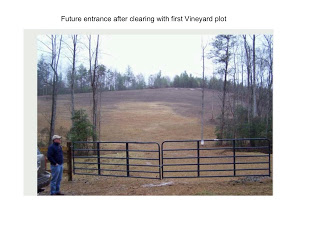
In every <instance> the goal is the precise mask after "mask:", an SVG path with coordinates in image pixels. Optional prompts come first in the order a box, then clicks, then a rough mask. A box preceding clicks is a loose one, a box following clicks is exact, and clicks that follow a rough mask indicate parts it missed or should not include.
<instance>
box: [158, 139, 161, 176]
mask: <svg viewBox="0 0 320 240" xmlns="http://www.w3.org/2000/svg"><path fill="white" fill-rule="evenodd" d="M157 144H158V145H157V146H158V151H159V153H158V157H159V179H160V180H161V179H162V176H161V168H162V166H161V158H160V145H159V143H157Z"/></svg>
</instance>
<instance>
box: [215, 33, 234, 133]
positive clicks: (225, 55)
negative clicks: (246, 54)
mask: <svg viewBox="0 0 320 240" xmlns="http://www.w3.org/2000/svg"><path fill="white" fill-rule="evenodd" d="M233 44H234V36H232V35H218V36H216V38H215V41H214V42H212V46H213V50H212V51H211V56H210V57H213V58H215V59H216V62H217V63H220V64H221V68H220V70H221V72H222V73H223V75H224V81H223V91H222V107H221V119H220V137H221V138H223V136H224V126H225V110H226V93H227V77H228V70H229V61H230V58H231V47H232V46H233Z"/></svg>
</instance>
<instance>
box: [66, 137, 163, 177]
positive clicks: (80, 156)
mask: <svg viewBox="0 0 320 240" xmlns="http://www.w3.org/2000/svg"><path fill="white" fill-rule="evenodd" d="M106 144H108V145H110V144H111V145H112V144H117V145H119V144H120V145H123V147H125V149H104V148H101V145H106ZM88 145H92V148H88ZM139 145H150V146H152V145H154V146H156V150H154V149H149V147H148V148H147V149H130V148H129V147H130V146H139ZM81 146H83V147H81ZM110 152H113V153H114V154H115V153H116V154H117V155H118V154H119V153H121V152H125V156H123V157H114V156H104V155H102V154H103V153H104V154H106V153H107V154H108V153H110ZM130 152H136V153H139V154H141V153H152V154H154V155H156V156H154V157H141V156H139V157H135V156H132V155H130ZM72 153H73V154H72V159H73V174H78V175H99V176H111V177H132V178H148V179H161V167H160V163H161V159H160V145H159V144H158V143H156V142H89V141H77V142H73V147H72ZM90 159H91V160H90ZM95 159H96V160H95ZM81 160H82V161H81ZM105 160H115V161H116V162H103V161H105ZM121 160H123V161H125V163H121V162H120V161H121ZM132 161H140V162H144V164H139V163H137V164H132V163H131V162H132ZM147 161H156V163H157V164H150V163H149V162H147ZM148 163H149V165H147V164H148ZM79 165H82V166H81V167H79ZM83 165H84V166H83ZM85 166H86V167H85ZM91 166H93V167H91ZM94 166H96V167H94ZM103 166H113V168H107V169H106V168H103ZM117 167H125V169H114V168H117ZM132 167H136V168H137V169H132ZM145 167H146V168H157V170H156V171H149V170H144V168H145ZM105 172H114V173H125V175H120V174H118V175H117V174H105ZM135 173H139V174H140V176H137V175H135ZM150 174H151V175H150Z"/></svg>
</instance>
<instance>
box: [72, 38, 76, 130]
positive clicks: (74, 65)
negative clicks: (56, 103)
mask: <svg viewBox="0 0 320 240" xmlns="http://www.w3.org/2000/svg"><path fill="white" fill-rule="evenodd" d="M72 40H73V52H72V53H73V56H72V72H71V119H72V127H73V125H74V121H73V117H74V81H75V75H76V51H77V35H73V36H72Z"/></svg>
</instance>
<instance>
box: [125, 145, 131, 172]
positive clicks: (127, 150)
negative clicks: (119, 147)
mask: <svg viewBox="0 0 320 240" xmlns="http://www.w3.org/2000/svg"><path fill="white" fill-rule="evenodd" d="M126 159H127V177H130V170H129V143H128V142H126Z"/></svg>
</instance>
